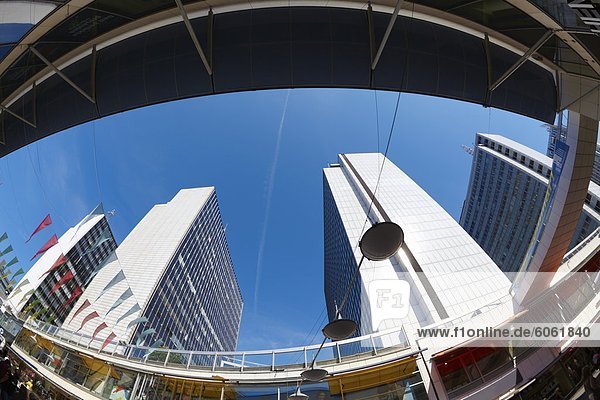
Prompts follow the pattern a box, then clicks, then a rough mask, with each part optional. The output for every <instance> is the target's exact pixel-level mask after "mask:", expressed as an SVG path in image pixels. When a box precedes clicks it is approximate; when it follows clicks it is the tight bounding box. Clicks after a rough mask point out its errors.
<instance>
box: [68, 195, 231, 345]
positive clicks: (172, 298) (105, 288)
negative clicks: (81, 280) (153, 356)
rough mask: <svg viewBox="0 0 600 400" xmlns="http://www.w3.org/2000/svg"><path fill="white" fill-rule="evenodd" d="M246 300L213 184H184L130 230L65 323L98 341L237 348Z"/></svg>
mask: <svg viewBox="0 0 600 400" xmlns="http://www.w3.org/2000/svg"><path fill="white" fill-rule="evenodd" d="M242 308H243V302H242V296H241V292H240V289H239V287H238V283H237V279H236V277H235V272H234V269H233V263H232V261H231V256H230V253H229V249H228V245H227V240H226V237H225V230H224V227H223V223H222V220H221V214H220V211H219V207H218V203H217V195H216V191H215V189H214V188H212V187H210V188H195V189H185V190H181V191H180V192H179V193H177V195H176V196H175V197H174V198H173V199H172V200H171V201H169V202H168V203H167V204H159V205H156V206H154V207H153V208H152V209H151V210H150V211H149V212H148V213H147V214H146V216H144V218H143V219H142V220H141V221H140V223H139V224H138V225H137V226H136V227H135V228H134V229H133V230H132V231H131V232H130V234H129V235H128V236H127V238H126V239H125V240H124V241H123V243H122V244H121V245H120V246H119V248H118V249H117V250H116V252H115V256H114V257H113V258H112V259H111V260H110V261H109V262H108V263H107V264H106V266H105V267H104V268H102V270H101V271H100V272H99V273H98V275H97V276H96V277H95V278H94V279H93V280H92V282H91V284H90V286H89V290H87V291H86V293H85V294H84V295H83V296H82V297H81V298H80V299H79V300H78V303H77V305H76V306H75V307H74V309H73V310H72V312H71V315H70V317H69V318H68V325H67V326H68V329H71V330H74V331H75V330H79V331H81V332H84V333H86V334H88V335H90V337H91V338H95V339H97V340H98V341H99V342H98V345H102V343H103V342H104V341H106V340H108V341H109V342H111V341H124V342H127V343H135V344H138V345H145V346H152V347H153V348H156V349H158V348H163V347H167V348H170V349H187V350H215V351H232V350H235V347H236V345H237V337H238V330H239V324H240V321H241V314H242ZM107 344H108V343H107Z"/></svg>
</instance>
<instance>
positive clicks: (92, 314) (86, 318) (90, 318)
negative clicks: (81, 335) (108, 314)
mask: <svg viewBox="0 0 600 400" xmlns="http://www.w3.org/2000/svg"><path fill="white" fill-rule="evenodd" d="M99 316H100V315H98V313H97V312H96V311H94V312H92V313H91V314H89V315H88V316H87V317H85V318H84V319H83V321H82V322H81V326H80V327H79V329H77V331H80V330H82V329H83V327H84V325H85V324H87V323H88V322H90V321H91V320H93V319H94V318H98V317H99Z"/></svg>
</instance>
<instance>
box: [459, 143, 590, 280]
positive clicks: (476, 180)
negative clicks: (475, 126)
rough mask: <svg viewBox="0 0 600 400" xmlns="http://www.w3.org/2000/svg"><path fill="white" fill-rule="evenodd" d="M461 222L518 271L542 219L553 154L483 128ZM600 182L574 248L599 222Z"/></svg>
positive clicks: (583, 215) (496, 258)
mask: <svg viewBox="0 0 600 400" xmlns="http://www.w3.org/2000/svg"><path fill="white" fill-rule="evenodd" d="M475 143H476V145H475V149H474V150H475V151H474V153H473V166H472V169H471V177H470V180H469V188H468V190H467V196H466V199H465V201H464V204H463V209H462V213H461V217H460V225H461V226H462V227H463V228H464V229H465V230H466V231H467V232H469V234H470V235H471V236H472V237H473V238H474V239H475V241H476V242H477V243H478V244H479V245H480V246H481V247H482V248H483V249H484V250H485V251H486V252H487V253H488V254H489V255H490V257H491V258H492V259H493V260H494V262H495V263H496V264H497V265H498V267H500V269H501V270H502V271H504V272H506V273H508V274H509V276H513V274H512V273H514V272H516V271H518V270H519V268H520V267H521V264H522V262H523V260H524V258H525V254H526V252H527V249H528V247H529V243H530V241H531V239H532V237H533V234H534V231H535V228H536V226H537V223H538V218H539V216H540V213H541V210H542V207H543V204H544V200H545V196H546V189H547V187H548V180H549V178H550V174H551V170H552V159H551V158H550V157H548V156H544V155H543V154H541V153H539V152H537V151H535V150H533V149H530V148H528V147H526V146H523V145H522V144H520V143H517V142H515V141H513V140H510V139H508V138H505V137H503V136H500V135H490V134H482V133H478V134H477V135H476V138H475ZM599 195H600V186H598V185H597V184H596V183H594V182H590V184H589V188H588V196H587V199H586V204H585V205H584V208H583V212H582V213H581V216H580V219H579V222H578V225H577V229H576V231H575V234H574V236H573V239H572V241H571V244H570V246H569V249H571V248H573V247H574V246H575V245H577V244H578V243H580V242H581V241H582V240H583V239H585V238H586V237H587V236H588V235H589V234H590V233H592V232H593V231H594V230H595V229H596V228H597V227H598V226H600V203H598V200H599V197H598V196H599Z"/></svg>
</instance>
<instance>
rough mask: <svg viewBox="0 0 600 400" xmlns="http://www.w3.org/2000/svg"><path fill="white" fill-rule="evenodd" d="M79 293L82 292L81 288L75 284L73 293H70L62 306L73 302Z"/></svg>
mask: <svg viewBox="0 0 600 400" xmlns="http://www.w3.org/2000/svg"><path fill="white" fill-rule="evenodd" d="M81 293H83V290H81V288H80V287H79V286H75V289H74V290H73V294H72V295H71V297H69V300H67V301H66V303H65V304H63V305H62V306H63V307H66V306H68V305H69V304H71V303H72V302H73V300H75V299H76V298H78V297H79V296H80V295H81Z"/></svg>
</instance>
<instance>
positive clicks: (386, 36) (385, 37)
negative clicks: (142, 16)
mask: <svg viewBox="0 0 600 400" xmlns="http://www.w3.org/2000/svg"><path fill="white" fill-rule="evenodd" d="M177 1H179V0H177ZM402 3H403V0H398V1H397V2H396V7H395V8H394V12H393V13H392V16H391V17H390V22H389V23H388V26H387V29H386V30H385V34H384V35H383V38H382V39H381V43H380V44H379V48H378V49H377V53H376V54H375V58H374V59H373V62H372V63H371V70H372V71H374V70H375V68H376V67H377V63H378V62H379V58H380V57H381V53H383V49H384V48H385V45H386V43H387V41H388V39H389V37H390V33H392V28H393V27H394V23H395V22H396V18H398V13H399V12H400V9H401V8H402Z"/></svg>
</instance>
